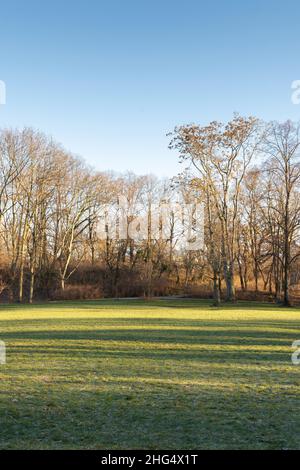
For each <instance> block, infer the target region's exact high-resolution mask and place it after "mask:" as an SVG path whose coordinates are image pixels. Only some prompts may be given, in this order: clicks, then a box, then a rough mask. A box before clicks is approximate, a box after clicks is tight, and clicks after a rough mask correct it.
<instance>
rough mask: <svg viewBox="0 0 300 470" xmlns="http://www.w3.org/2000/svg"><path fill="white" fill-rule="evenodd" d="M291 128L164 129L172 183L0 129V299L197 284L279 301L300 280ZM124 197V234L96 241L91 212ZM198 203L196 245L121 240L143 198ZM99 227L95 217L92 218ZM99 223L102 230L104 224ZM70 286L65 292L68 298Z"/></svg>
mask: <svg viewBox="0 0 300 470" xmlns="http://www.w3.org/2000/svg"><path fill="white" fill-rule="evenodd" d="M299 130H300V126H299V123H292V122H290V121H287V122H285V123H277V122H271V123H264V122H262V121H259V120H258V119H256V118H253V117H241V116H239V115H235V116H234V117H233V119H232V120H231V121H229V122H228V123H226V124H223V123H219V122H216V121H213V122H211V123H210V124H208V125H207V126H198V125H195V124H193V125H186V126H180V127H178V128H176V129H175V130H174V132H173V133H172V134H171V135H170V140H171V142H170V148H171V149H175V150H176V152H177V153H179V156H180V159H181V161H182V163H183V164H184V170H183V172H182V173H181V174H180V175H177V176H175V177H174V178H173V179H170V180H168V179H163V180H162V179H159V178H156V177H154V176H149V175H145V176H137V175H134V174H133V173H127V174H124V175H116V174H113V173H109V172H96V171H94V170H93V169H91V168H90V167H89V166H88V165H87V164H86V163H85V162H84V161H83V160H82V159H80V158H78V157H75V156H74V155H72V154H70V153H69V152H66V151H65V150H64V149H63V147H62V146H61V145H59V144H57V143H56V142H55V141H54V140H53V139H51V138H48V137H46V136H45V135H44V134H43V133H41V132H39V131H36V130H33V129H30V128H25V129H23V130H12V129H3V130H1V131H0V254H1V262H0V299H1V298H2V299H4V300H5V299H6V300H11V301H13V300H17V301H19V302H25V301H28V302H30V303H31V302H33V300H34V299H36V298H38V299H40V298H45V299H60V298H72V297H74V296H76V295H78V296H79V297H80V296H86V297H88V298H91V297H94V298H98V297H101V296H112V297H114V296H115V297H118V296H135V295H143V296H146V297H151V296H152V295H155V294H165V295H168V294H172V293H192V292H195V289H196V288H197V287H199V288H200V287H201V289H202V291H203V289H204V288H205V289H206V291H207V292H209V293H210V292H211V293H212V296H213V298H214V303H215V305H219V304H220V301H221V298H224V299H225V300H227V301H234V300H235V299H236V290H237V287H238V289H239V290H240V291H243V292H245V293H247V292H249V291H251V290H252V291H254V292H257V293H258V292H259V291H263V292H265V293H267V294H268V295H270V296H272V297H273V298H274V299H275V300H276V301H280V302H283V304H284V305H287V306H288V305H290V302H291V294H292V295H293V292H294V290H295V288H297V284H298V283H299V278H300V265H299V257H300V237H299V235H300V234H299V226H300V198H299V195H300V136H299ZM120 196H122V197H123V198H126V201H127V207H128V213H127V214H126V217H125V218H126V223H127V225H128V230H127V234H125V236H124V237H123V238H122V239H116V238H114V237H112V236H111V234H110V231H109V230H108V228H107V230H106V237H104V238H103V236H102V237H100V236H99V233H98V225H99V220H100V219H101V218H103V208H105V207H106V206H107V205H110V207H115V212H114V220H113V223H115V225H116V227H117V226H118V223H119V216H120V215H119V213H118V197H120ZM172 201H177V202H178V201H179V202H181V203H182V204H184V203H190V202H191V201H192V202H193V201H196V202H201V203H202V204H203V205H204V245H203V247H202V248H201V249H199V250H196V251H190V250H187V249H186V248H185V247H184V246H182V244H181V243H180V241H179V240H180V236H181V233H180V230H179V229H178V224H177V223H176V217H177V215H176V213H175V212H174V213H173V212H170V213H168V220H167V236H165V237H161V238H159V237H158V238H157V239H155V240H154V239H153V238H152V236H151V233H150V230H149V236H148V237H146V238H143V239H141V240H133V239H132V238H131V237H130V236H129V233H130V231H129V227H130V224H131V223H132V221H133V219H134V218H138V217H140V216H141V214H144V215H146V217H147V214H149V211H150V208H151V206H153V204H157V205H160V204H165V203H169V202H172ZM104 225H105V220H104ZM105 227H106V225H105ZM74 292H75V293H74Z"/></svg>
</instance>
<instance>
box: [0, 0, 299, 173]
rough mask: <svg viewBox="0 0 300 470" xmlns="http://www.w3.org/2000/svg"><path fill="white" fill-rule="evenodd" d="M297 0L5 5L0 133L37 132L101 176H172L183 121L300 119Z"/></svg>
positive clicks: (0, 24)
mask: <svg viewBox="0 0 300 470" xmlns="http://www.w3.org/2000/svg"><path fill="white" fill-rule="evenodd" d="M299 22H300V2H299V1H296V0H285V1H276V0H272V1H271V0H259V1H258V0H251V1H250V0H249V1H241V0H239V1H238V0H227V1H225V0H218V1H212V2H208V1H201V0H186V1H182V0H181V1H177V0H160V1H158V0H152V1H150V0H147V1H146V0H138V1H136V0H127V1H125V0H110V1H102V0H86V1H83V0H80V1H76V0H60V1H58V0H51V1H50V0H49V1H46V0H45V1H40V0H39V1H37V0H26V1H24V0H19V1H14V0H11V1H10V2H1V8H0V50H1V56H0V57H1V61H0V79H1V80H4V81H5V82H6V85H7V104H6V106H1V107H0V126H9V127H11V126H12V127H21V126H25V125H26V126H33V127H37V128H39V129H41V130H42V131H44V132H46V133H48V134H51V135H53V136H54V137H55V138H56V139H57V140H58V141H60V142H61V143H63V145H64V146H65V147H66V148H67V149H69V150H72V151H73V152H74V153H77V154H79V155H81V156H83V157H84V158H85V159H86V160H87V161H88V162H89V163H90V164H91V165H93V166H95V167H96V168H97V169H99V170H106V169H113V170H119V171H125V170H126V169H128V170H132V171H135V172H137V173H149V172H151V173H156V174H157V175H159V176H162V175H172V174H174V173H176V172H177V168H178V166H177V158H176V154H175V153H174V152H171V151H170V150H168V148H167V146H168V139H167V138H166V137H165V134H166V133H167V132H168V131H170V130H172V129H173V128H174V126H175V125H176V124H183V123H190V122H198V123H202V124H205V123H207V122H208V121H209V120H213V119H216V120H226V119H230V117H231V116H232V113H233V112H234V111H238V112H240V113H241V114H247V115H248V114H253V115H257V116H258V117H261V118H263V119H278V120H285V119H287V118H291V119H294V120H298V119H300V106H295V105H293V104H292V103H291V99H290V95H291V90H290V86H291V82H292V81H293V80H296V79H300V54H299V52H300V50H299V49H300V47H299V46H300V36H299Z"/></svg>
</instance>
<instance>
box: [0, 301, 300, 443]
mask: <svg viewBox="0 0 300 470" xmlns="http://www.w3.org/2000/svg"><path fill="white" fill-rule="evenodd" d="M297 339H300V311H299V310H297V309H291V310H288V309H283V308H280V307H274V306H272V305H263V304H251V303H240V304H237V305H235V306H224V307H223V308H221V309H219V310H217V309H215V308H212V307H210V304H209V302H201V301H188V300H186V301H154V302H143V301H131V302H130V301H127V302H125V301H124V302H123V301H122V302H121V301H99V302H86V303H77V304H76V303H68V302H67V303H62V304H60V303H53V304H43V305H36V306H16V305H12V306H2V307H0V340H3V341H5V342H6V345H7V364H6V365H5V366H0V379H1V380H0V419H1V427H0V448H1V449H12V448H22V449H24V448H25V449H32V448H38V449H48V448H58V449H59V448H63V449H76V448H87V449H92V448H95V449H105V448H106V449H111V448H112V449H128V448H129V449H130V448H144V449H159V448H163V449H176V448H181V449H197V448H198V449H213V448H216V449H226V448H262V449H282V448H293V449H295V448H297V449H299V448H300V430H299V422H300V401H299V398H300V366H299V367H297V366H293V365H292V363H291V352H292V351H291V344H292V342H293V341H295V340H297Z"/></svg>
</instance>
